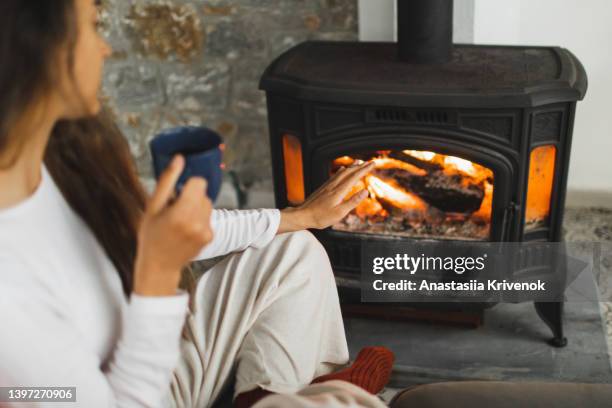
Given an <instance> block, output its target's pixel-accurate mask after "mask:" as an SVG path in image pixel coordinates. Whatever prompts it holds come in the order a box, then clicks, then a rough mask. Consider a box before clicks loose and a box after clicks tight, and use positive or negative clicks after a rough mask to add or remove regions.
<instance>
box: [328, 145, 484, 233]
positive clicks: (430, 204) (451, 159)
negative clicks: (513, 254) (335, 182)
mask: <svg viewBox="0 0 612 408" xmlns="http://www.w3.org/2000/svg"><path fill="white" fill-rule="evenodd" d="M369 160H373V161H374V162H375V163H376V166H375V168H374V170H373V171H372V172H370V173H369V174H368V175H367V176H366V177H364V178H363V179H362V180H361V182H360V183H359V185H357V186H356V187H355V188H354V189H353V191H351V192H349V194H348V195H347V197H349V196H351V195H353V194H354V193H356V192H357V191H359V190H361V189H362V188H366V189H367V190H368V192H369V196H368V198H366V199H364V200H363V201H362V202H361V203H360V204H359V205H358V206H357V208H355V209H354V210H353V211H351V212H350V213H349V214H348V215H347V216H346V217H345V218H344V219H343V220H342V221H341V222H339V223H337V224H336V225H334V226H333V227H332V228H333V229H334V230H337V231H345V232H355V233H366V234H368V233H369V234H378V235H380V234H383V235H391V236H402V237H415V238H432V239H453V240H476V241H486V240H489V238H490V231H491V211H492V205H493V185H494V173H493V171H492V170H491V169H489V168H487V167H484V166H482V165H480V164H477V163H474V162H471V161H469V160H466V159H463V158H461V157H456V156H449V155H445V154H440V153H436V152H432V151H422V150H379V151H372V152H364V153H360V154H353V155H351V156H348V155H347V156H341V157H337V158H336V159H334V160H333V161H332V164H331V170H330V173H331V174H330V176H331V175H333V174H334V173H335V172H336V171H338V169H339V168H340V167H342V166H349V165H351V164H352V163H354V162H359V161H369Z"/></svg>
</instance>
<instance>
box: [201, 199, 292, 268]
mask: <svg viewBox="0 0 612 408" xmlns="http://www.w3.org/2000/svg"><path fill="white" fill-rule="evenodd" d="M210 223H211V228H212V230H213V239H212V241H211V242H210V243H209V244H208V245H207V246H205V247H204V248H203V249H202V251H200V253H199V254H198V255H197V256H196V257H195V258H194V259H193V260H194V261H198V260H203V259H209V258H214V257H216V256H221V255H225V254H228V253H230V252H235V251H243V250H245V249H246V248H248V247H254V248H261V247H264V246H266V245H268V243H269V242H270V241H272V239H273V238H274V236H275V235H276V233H277V232H278V227H279V225H280V210H278V209H257V210H226V209H215V210H213V211H212V214H211V220H210Z"/></svg>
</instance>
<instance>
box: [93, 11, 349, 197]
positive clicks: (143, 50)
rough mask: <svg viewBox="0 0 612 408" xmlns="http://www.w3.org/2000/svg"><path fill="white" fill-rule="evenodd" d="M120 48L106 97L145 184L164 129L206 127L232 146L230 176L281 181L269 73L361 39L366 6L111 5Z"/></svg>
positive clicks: (110, 33) (114, 40)
mask: <svg viewBox="0 0 612 408" xmlns="http://www.w3.org/2000/svg"><path fill="white" fill-rule="evenodd" d="M102 23H103V28H102V31H103V33H104V34H105V35H106V36H107V38H108V40H109V42H110V44H111V46H112V47H113V55H112V57H111V58H110V59H109V60H108V61H107V64H106V67H105V78H104V86H103V93H104V97H105V98H106V99H107V102H108V105H109V106H110V107H111V109H112V110H113V111H114V113H115V114H116V117H117V121H118V123H119V125H120V127H121V128H122V130H123V131H124V133H125V135H126V137H127V138H128V140H129V143H130V146H131V149H132V152H133V154H134V157H135V158H136V161H137V163H138V168H139V172H140V174H141V177H142V178H143V179H144V180H145V182H151V181H152V168H151V158H150V154H149V151H148V142H149V141H150V139H151V138H152V137H153V136H154V135H155V134H156V133H158V132H159V131H160V130H161V129H164V128H167V127H172V126H176V125H183V124H191V125H204V126H207V127H210V128H212V129H215V130H217V131H218V132H219V133H220V134H222V136H224V138H225V141H226V146H227V148H226V153H225V162H226V169H227V170H228V171H231V172H234V173H235V174H237V175H238V178H239V179H240V181H241V183H242V184H244V185H247V186H248V185H251V184H253V183H257V182H259V181H265V180H270V179H271V164H270V155H269V145H268V130H267V117H266V107H265V95H264V93H263V92H260V91H259V90H258V81H259V77H260V76H261V74H262V72H263V70H264V68H265V67H266V66H267V65H268V64H269V63H270V62H271V61H272V59H274V58H275V57H276V56H278V55H279V54H280V53H281V52H283V51H284V50H286V49H288V48H289V47H291V46H293V45H295V44H297V43H299V42H301V41H304V40H307V39H333V40H354V39H356V38H357V0H195V1H181V0H137V1H125V0H104V1H103V12H102Z"/></svg>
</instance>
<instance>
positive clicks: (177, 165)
mask: <svg viewBox="0 0 612 408" xmlns="http://www.w3.org/2000/svg"><path fill="white" fill-rule="evenodd" d="M184 167H185V159H184V158H183V156H181V155H176V156H174V158H173V159H172V161H171V162H170V165H169V166H168V167H167V168H166V169H165V170H164V172H163V173H162V174H161V176H160V177H159V181H158V183H157V187H156V188H155V191H154V192H153V195H152V197H151V200H150V201H149V210H150V211H152V212H153V213H157V212H159V211H160V210H161V209H162V208H164V207H165V206H166V204H167V203H168V201H169V200H170V198H172V194H173V193H174V186H175V185H176V182H177V181H178V179H179V177H180V175H181V172H182V171H183V168H184Z"/></svg>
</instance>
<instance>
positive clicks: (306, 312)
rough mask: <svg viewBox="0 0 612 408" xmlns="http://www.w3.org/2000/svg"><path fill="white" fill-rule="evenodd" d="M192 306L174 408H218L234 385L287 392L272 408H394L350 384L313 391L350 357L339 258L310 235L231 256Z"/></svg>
mask: <svg viewBox="0 0 612 408" xmlns="http://www.w3.org/2000/svg"><path fill="white" fill-rule="evenodd" d="M191 299H192V302H193V305H192V306H193V313H190V314H189V315H188V317H187V321H186V328H185V329H186V337H187V339H184V340H182V343H181V347H182V353H181V354H182V355H181V358H180V361H179V364H178V366H177V368H176V369H175V372H174V375H173V380H172V384H171V392H170V393H169V395H168V398H169V400H168V401H167V405H168V406H172V407H175V408H195V407H198V408H200V407H209V406H211V405H212V403H213V402H214V401H215V399H216V398H217V397H218V396H219V395H220V394H221V393H222V392H223V391H224V389H225V387H226V386H227V385H228V384H229V383H230V382H231V381H233V380H234V378H235V394H234V395H237V394H240V393H243V392H245V391H249V390H252V389H254V388H257V387H261V388H263V389H266V390H269V391H272V392H274V393H278V394H283V395H274V396H270V397H267V398H264V399H263V400H261V401H260V402H259V404H258V407H262V408H264V407H379V406H384V405H382V403H381V402H380V401H379V400H378V399H377V398H376V397H375V396H372V395H370V394H368V393H367V392H365V391H363V390H362V389H360V388H358V387H354V386H352V385H351V384H348V383H344V382H340V381H330V382H327V383H324V384H318V385H312V386H309V384H310V382H311V381H312V379H313V378H315V377H317V376H319V375H323V374H327V373H329V372H332V371H334V370H336V369H337V368H339V367H340V366H342V365H344V364H346V363H347V362H348V359H349V356H348V349H347V343H346V338H345V334H344V325H343V322H342V316H341V314H340V305H339V301H338V292H337V289H336V286H335V283H334V278H333V274H332V271H331V266H330V263H329V258H328V257H327V254H326V252H325V250H324V249H323V247H322V246H321V244H320V243H319V242H318V241H317V239H316V238H315V237H314V236H313V235H312V234H311V233H310V232H308V231H300V232H295V233H285V234H280V235H277V236H276V237H275V238H274V239H273V240H272V241H271V242H270V244H269V245H267V246H266V247H265V248H260V249H255V248H248V249H246V250H245V251H243V252H240V253H235V254H232V255H230V256H228V257H226V258H225V259H223V260H222V261H221V262H219V263H218V264H216V265H215V266H213V267H212V268H211V269H210V270H208V271H207V272H206V273H205V274H204V275H203V277H202V278H201V279H200V280H199V281H198V283H197V286H196V288H195V291H194V293H193V295H192V298H191Z"/></svg>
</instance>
